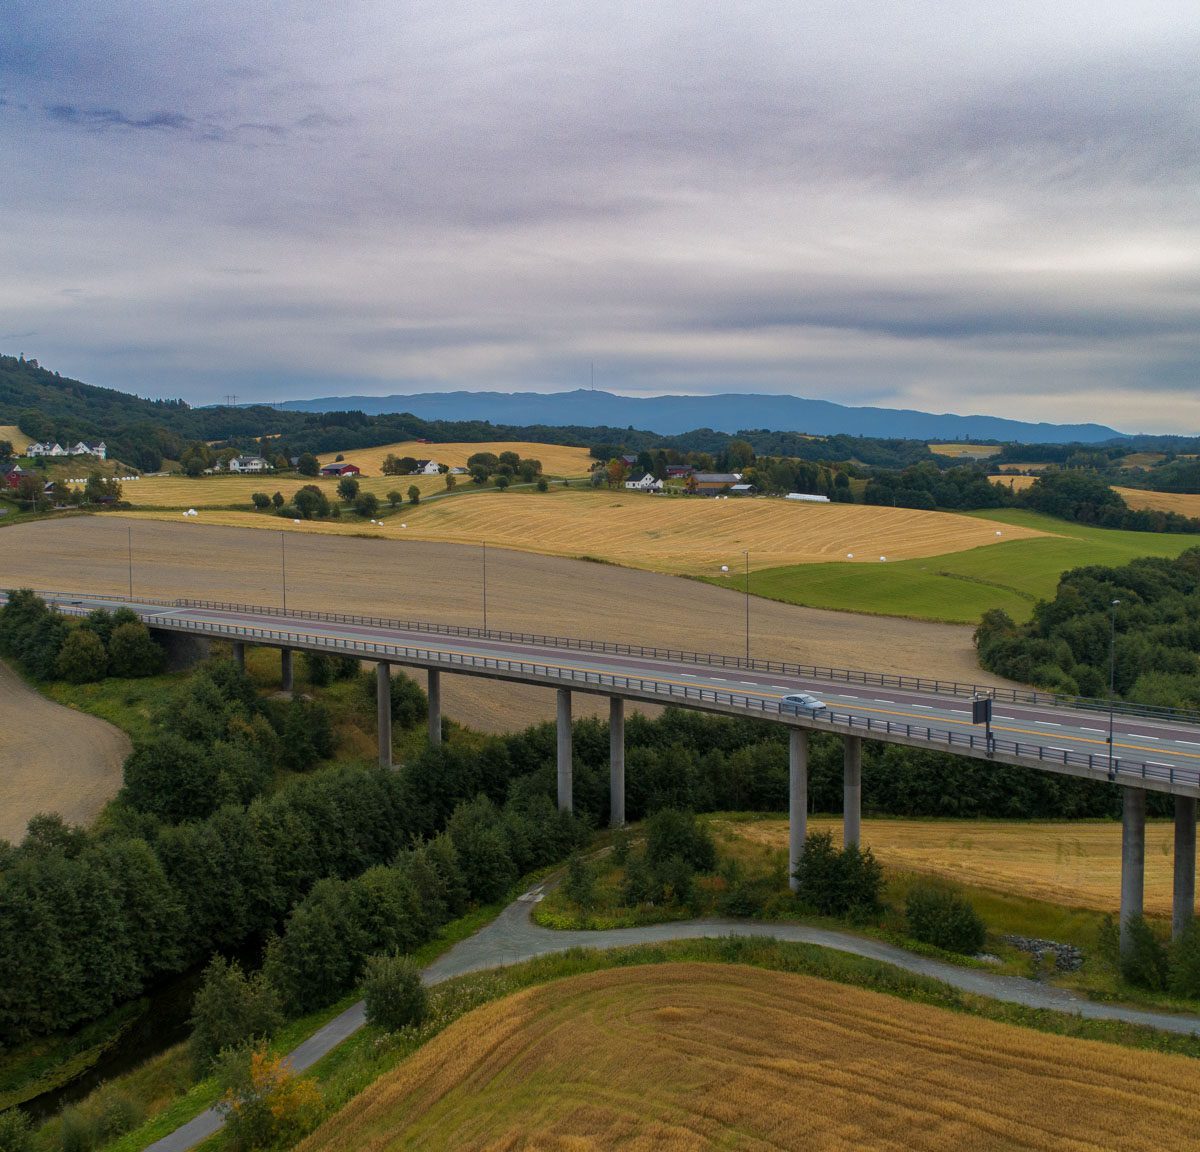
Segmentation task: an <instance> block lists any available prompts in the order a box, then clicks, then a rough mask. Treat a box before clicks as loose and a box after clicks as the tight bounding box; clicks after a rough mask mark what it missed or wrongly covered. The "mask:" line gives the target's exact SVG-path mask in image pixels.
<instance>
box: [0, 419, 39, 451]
mask: <svg viewBox="0 0 1200 1152" xmlns="http://www.w3.org/2000/svg"><path fill="white" fill-rule="evenodd" d="M0 440H7V441H8V442H9V443H10V444H11V445H12V446H13V451H14V452H16V454H17V455H18V456H20V455H21V454H22V453H23V452H24V451H25V449H26V448H28V447H29V445H30V444H31V443H33V441H31V440H30V439H29V437H28V436H26V435H25V433H24V432H22V431H21V429H20V428H18V427H17V426H16V425H15V424H0Z"/></svg>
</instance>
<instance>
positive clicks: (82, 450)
mask: <svg viewBox="0 0 1200 1152" xmlns="http://www.w3.org/2000/svg"><path fill="white" fill-rule="evenodd" d="M68 455H70V456H95V457H96V459H97V460H106V459H108V445H107V444H105V443H104V441H103V440H101V441H100V443H99V444H88V443H87V442H86V441H84V440H80V441H79V443H78V444H76V445H75V446H74V447H73V448H71V449H70V450H69V452H68Z"/></svg>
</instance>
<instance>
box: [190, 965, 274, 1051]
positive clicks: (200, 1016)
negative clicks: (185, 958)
mask: <svg viewBox="0 0 1200 1152" xmlns="http://www.w3.org/2000/svg"><path fill="white" fill-rule="evenodd" d="M281 1023H283V1014H282V1012H281V1011H280V1008H279V997H278V995H277V994H276V992H275V989H274V988H273V987H272V986H271V985H270V984H269V983H268V982H267V979H266V978H265V976H264V975H263V973H261V972H259V973H256V974H255V975H254V976H251V977H247V976H246V974H245V973H244V972H243V971H242V968H241V965H240V964H238V962H237V961H236V960H234V961H233V962H232V963H230V962H227V961H226V960H225V959H224V957H222V956H216V957H214V958H213V960H212V962H211V963H210V964H209V966H208V967H207V968H206V969H205V970H204V979H203V982H202V983H201V985H200V990H199V991H198V992H197V993H196V1000H195V1003H194V1004H193V1005H192V1020H191V1024H192V1036H191V1040H190V1041H189V1044H190V1047H191V1053H192V1060H193V1062H194V1063H195V1065H196V1070H197V1072H199V1073H200V1074H201V1075H203V1074H204V1073H205V1072H206V1071H207V1070H208V1069H209V1067H210V1066H211V1065H212V1063H213V1061H214V1060H216V1058H217V1056H218V1055H219V1054H220V1053H221V1052H222V1051H224V1050H225V1049H227V1048H236V1047H238V1046H239V1045H241V1044H245V1043H246V1042H247V1041H255V1040H265V1039H266V1038H267V1037H269V1036H270V1035H271V1034H272V1033H273V1032H274V1031H275V1029H276V1028H278V1027H279V1025H280V1024H281Z"/></svg>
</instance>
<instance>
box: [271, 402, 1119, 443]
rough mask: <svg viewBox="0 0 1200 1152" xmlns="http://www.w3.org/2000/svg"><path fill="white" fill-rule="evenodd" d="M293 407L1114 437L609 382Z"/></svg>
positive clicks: (953, 436) (549, 420) (1109, 431)
mask: <svg viewBox="0 0 1200 1152" xmlns="http://www.w3.org/2000/svg"><path fill="white" fill-rule="evenodd" d="M279 407H281V408H284V409H288V410H291V411H296V412H330V411H345V410H347V409H358V410H360V411H362V412H366V413H368V414H378V413H382V412H410V413H412V414H413V415H414V416H419V417H421V418H423V419H426V420H488V421H491V422H492V423H493V424H546V425H553V426H559V425H583V426H594V425H610V426H613V427H634V428H644V429H649V430H651V431H654V432H657V433H659V434H660V435H663V436H674V435H679V434H681V433H684V432H690V431H692V430H693V429H697V428H711V429H713V430H714V431H717V432H727V433H733V432H740V431H743V430H749V429H757V428H762V429H770V430H772V431H780V432H782V431H795V432H806V433H809V434H810V435H814V436H832V435H838V434H843V435H849V436H875V437H881V438H889V439H891V438H901V439H909V440H941V439H945V440H960V439H964V438H965V439H967V440H1000V441H1016V442H1017V443H1021V444H1070V443H1083V444H1095V443H1102V442H1103V441H1106V440H1117V439H1124V438H1125V434H1124V433H1122V432H1118V431H1116V430H1115V429H1113V428H1109V427H1106V426H1105V425H1103V424H1047V423H1031V422H1029V421H1024V420H1010V419H1006V418H1005V417H1002V416H958V415H955V414H953V413H940V414H935V413H931V412H919V411H916V410H914V409H909V408H853V407H850V406H849V405H846V404H835V403H833V402H832V401H829V400H809V399H806V398H804V397H801V396H772V395H761V394H753V393H751V394H745V395H743V394H738V393H721V394H718V395H714V396H647V397H635V396H618V395H616V394H615V393H612V392H593V391H589V390H587V389H577V390H576V391H573V392H550V393H540V392H422V393H417V394H414V395H408V396H403V395H394V396H327V397H318V398H315V399H312V400H288V401H285V402H284V403H283V404H281V405H279Z"/></svg>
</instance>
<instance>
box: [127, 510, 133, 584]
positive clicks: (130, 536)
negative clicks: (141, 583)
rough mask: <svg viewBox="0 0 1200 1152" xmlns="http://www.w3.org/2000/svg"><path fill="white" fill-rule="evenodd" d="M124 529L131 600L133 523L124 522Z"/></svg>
mask: <svg viewBox="0 0 1200 1152" xmlns="http://www.w3.org/2000/svg"><path fill="white" fill-rule="evenodd" d="M125 531H126V534H127V535H126V540H125V543H126V547H127V550H128V556H129V599H130V600H132V599H133V525H132V524H126V525H125Z"/></svg>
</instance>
